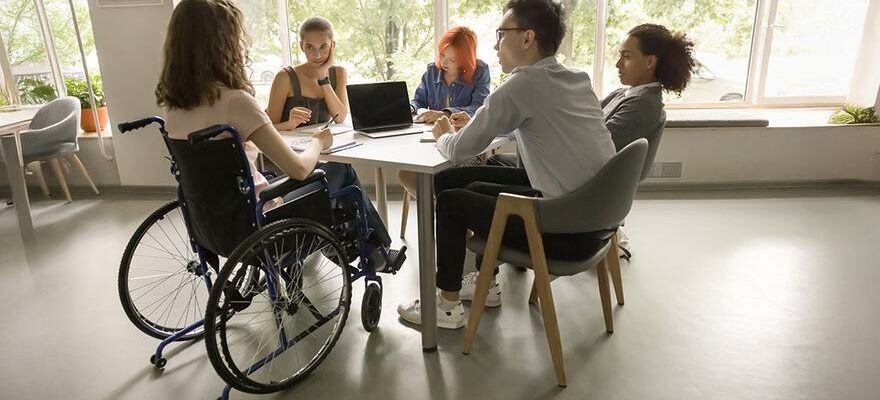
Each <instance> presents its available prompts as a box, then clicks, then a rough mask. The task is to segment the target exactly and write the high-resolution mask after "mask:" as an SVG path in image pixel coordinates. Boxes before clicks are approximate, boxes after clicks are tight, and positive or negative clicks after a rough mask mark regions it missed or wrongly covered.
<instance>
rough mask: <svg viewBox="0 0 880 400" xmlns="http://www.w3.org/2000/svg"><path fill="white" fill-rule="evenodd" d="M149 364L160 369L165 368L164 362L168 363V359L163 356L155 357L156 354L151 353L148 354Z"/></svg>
mask: <svg viewBox="0 0 880 400" xmlns="http://www.w3.org/2000/svg"><path fill="white" fill-rule="evenodd" d="M150 364H153V365H154V366H155V367H156V368H158V369H162V368H165V364H168V360H166V359H164V358H160V359H158V360H157V359H156V355H155V354H153V355H151V356H150Z"/></svg>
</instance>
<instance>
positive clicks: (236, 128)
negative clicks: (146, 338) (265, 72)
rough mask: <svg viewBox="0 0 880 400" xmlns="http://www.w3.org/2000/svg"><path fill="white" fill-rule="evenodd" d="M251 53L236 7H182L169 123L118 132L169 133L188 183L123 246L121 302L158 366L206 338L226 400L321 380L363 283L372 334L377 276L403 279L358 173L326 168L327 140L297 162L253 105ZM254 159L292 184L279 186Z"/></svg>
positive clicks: (180, 176)
mask: <svg viewBox="0 0 880 400" xmlns="http://www.w3.org/2000/svg"><path fill="white" fill-rule="evenodd" d="M246 48H247V44H246V42H245V32H244V29H243V25H242V14H241V11H240V10H239V9H238V8H237V7H236V6H235V5H234V3H233V0H187V1H182V2H180V4H178V5H177V7H176V8H175V9H174V12H173V14H172V16H171V21H170V22H169V25H168V33H167V36H166V42H165V49H164V65H163V69H162V73H161V76H160V79H159V84H158V86H157V87H156V93H155V94H156V98H157V102H158V104H159V105H160V106H162V107H164V108H165V110H166V120H163V119H162V118H159V117H150V118H146V119H142V120H138V121H134V122H128V123H122V124H119V129H120V131H121V132H123V133H124V132H126V131H130V130H133V129H138V128H141V127H144V126H147V125H150V124H152V123H158V124H159V125H160V132H161V133H162V134H163V139H164V141H165V145H166V146H167V147H168V151H169V153H170V155H171V172H172V174H173V175H174V177H175V179H176V180H177V182H178V195H177V200H175V201H172V202H169V203H167V204H166V205H164V206H162V207H160V208H159V209H158V210H156V211H155V212H153V213H152V214H151V215H150V216H149V217H147V219H146V220H145V221H144V222H143V223H142V224H141V225H140V226H139V227H138V228H137V230H136V231H135V233H134V235H133V236H132V238H131V239H130V240H129V242H128V245H127V246H126V248H125V251H124V253H123V256H122V261H121V262H120V267H119V280H118V285H119V297H120V302H121V303H122V306H123V309H124V310H125V313H126V315H127V316H128V318H129V319H130V320H131V321H132V323H133V324H134V325H135V326H136V327H137V328H138V329H140V330H141V331H143V332H144V333H146V334H148V335H150V336H152V337H155V338H157V339H161V340H162V342H161V343H160V344H159V346H158V347H157V349H156V351H155V353H154V354H153V355H152V356H151V357H150V362H151V363H152V364H153V365H155V366H156V367H157V368H163V367H164V366H165V364H166V360H165V359H164V358H163V351H164V348H165V347H166V346H167V345H169V344H170V343H172V342H175V341H186V340H193V339H199V338H201V337H204V338H205V344H206V346H207V353H208V358H209V360H210V361H211V365H212V366H213V367H214V369H215V370H216V371H217V373H218V375H220V377H221V378H223V380H224V381H226V383H228V384H229V386H227V388H226V390H225V391H224V393H223V398H228V394H229V390H230V387H234V388H235V389H238V390H241V391H244V392H248V393H270V392H275V391H278V390H282V389H285V388H289V387H291V386H293V385H295V384H297V383H298V382H300V381H302V380H303V379H305V377H307V376H308V375H309V374H310V373H311V372H312V371H314V370H315V368H317V367H318V365H319V364H320V363H321V362H322V361H323V360H324V358H325V357H326V356H327V355H328V354H329V351H330V350H331V349H332V347H333V346H334V345H335V343H336V342H337V340H338V339H339V337H340V334H341V331H342V328H343V327H344V326H345V323H346V321H347V317H348V313H349V310H350V304H351V297H352V281H355V280H357V279H360V278H364V279H363V282H364V291H363V302H362V305H361V310H360V311H361V322H362V324H363V326H364V329H365V330H367V331H372V330H373V329H375V328H376V326H377V325H378V323H379V317H380V314H381V305H382V280H381V278H380V277H379V276H378V275H377V274H376V273H377V272H388V273H394V272H396V271H397V269H399V268H400V266H401V263H402V262H403V260H404V259H405V248H403V249H401V250H400V251H399V252H398V251H389V250H387V247H388V245H389V244H390V243H391V239H390V237H389V236H388V232H387V230H386V228H385V226H384V224H383V223H382V222H381V220H380V219H379V217H378V213H377V212H376V210H375V209H374V208H373V206H372V204H371V203H370V200H369V198H368V197H366V195H364V194H363V190H361V188H360V183H359V182H358V178H357V175H356V174H355V173H354V171H353V170H352V169H351V167H350V166H348V165H342V164H334V163H327V164H322V165H318V157H319V154H320V151H321V150H322V149H325V148H327V147H329V146H330V145H331V143H332V141H333V136H332V135H331V134H330V132H329V130H326V129H325V130H322V131H320V132H317V133H315V134H314V135H313V138H312V140H311V143H310V145H309V146H308V147H307V148H306V149H305V150H304V151H303V152H302V153H299V154H297V153H294V152H293V151H291V149H290V148H289V147H288V145H287V144H286V143H285V142H284V141H283V140H282V138H281V136H280V135H279V133H278V131H277V130H276V128H275V127H274V126H273V124H272V121H271V120H270V119H269V117H268V116H267V115H266V113H265V112H263V110H262V109H261V108H260V107H259V105H258V104H257V101H256V100H255V99H254V97H253V93H254V90H253V87H252V86H251V83H250V82H248V80H247V74H246V73H245V66H246V62H247V61H246V60H247V53H246ZM256 150H260V151H262V152H263V153H264V154H265V155H266V156H267V157H269V158H270V159H271V160H272V161H273V162H274V163H275V164H276V165H277V166H278V167H280V168H281V170H283V171H284V172H285V173H286V174H287V177H282V178H278V179H274V180H273V182H271V183H270V182H269V181H268V180H267V179H266V178H265V177H264V176H263V175H262V174H261V173H260V172H259V171H257V169H256V167H255V164H254V157H255V154H256ZM316 166H319V167H320V168H321V170H316V169H315V167H316ZM279 197H283V201H282V200H280V199H279ZM273 207H274V208H273ZM355 259H357V264H353V263H354V262H355V261H354V260H355ZM350 263H352V264H350ZM202 312H204V313H203V314H202Z"/></svg>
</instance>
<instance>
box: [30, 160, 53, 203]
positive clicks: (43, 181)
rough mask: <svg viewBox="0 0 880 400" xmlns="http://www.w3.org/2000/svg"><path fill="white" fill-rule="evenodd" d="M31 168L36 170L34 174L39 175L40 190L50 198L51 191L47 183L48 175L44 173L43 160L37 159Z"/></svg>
mask: <svg viewBox="0 0 880 400" xmlns="http://www.w3.org/2000/svg"><path fill="white" fill-rule="evenodd" d="M30 167H31V170H32V171H34V175H36V176H37V183H39V184H40V191H42V192H43V196H46V198H47V199H48V198H49V196H50V195H51V193H50V192H49V185H47V184H46V175H43V162H42V161H35V162H33V163H31V164H30Z"/></svg>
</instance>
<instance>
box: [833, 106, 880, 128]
mask: <svg viewBox="0 0 880 400" xmlns="http://www.w3.org/2000/svg"><path fill="white" fill-rule="evenodd" d="M828 122H829V123H831V124H870V123H874V122H877V115H876V114H875V113H874V108H872V107H860V106H858V105H855V104H846V105H844V106H843V109H842V110H840V111H837V112H836V113H834V114H833V115H831V117H830V118H828Z"/></svg>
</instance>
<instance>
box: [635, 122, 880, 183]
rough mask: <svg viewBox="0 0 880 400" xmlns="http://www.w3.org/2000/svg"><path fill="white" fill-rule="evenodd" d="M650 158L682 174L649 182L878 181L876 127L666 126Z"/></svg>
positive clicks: (879, 135) (878, 136) (879, 147)
mask: <svg viewBox="0 0 880 400" xmlns="http://www.w3.org/2000/svg"><path fill="white" fill-rule="evenodd" d="M655 161H660V162H662V161H668V162H682V163H683V166H682V179H651V180H650V181H649V182H681V183H742V182H791V181H827V180H861V181H880V126H876V125H874V126H824V127H810V128H716V129H699V128H690V129H685V128H678V129H667V130H666V131H665V132H664V133H663V138H662V140H661V142H660V148H659V150H658V151H657V157H656V158H655Z"/></svg>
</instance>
